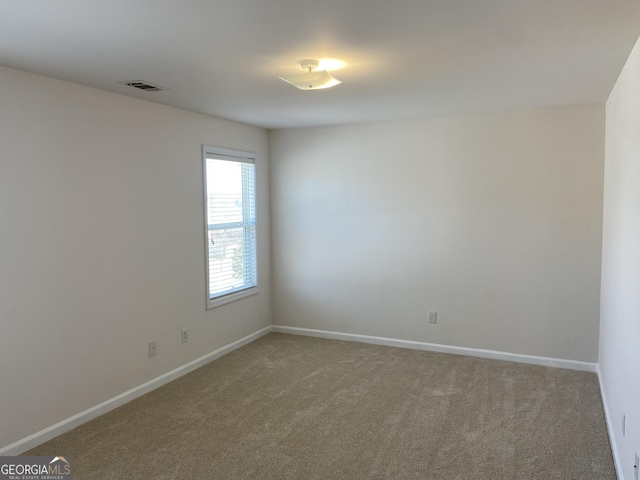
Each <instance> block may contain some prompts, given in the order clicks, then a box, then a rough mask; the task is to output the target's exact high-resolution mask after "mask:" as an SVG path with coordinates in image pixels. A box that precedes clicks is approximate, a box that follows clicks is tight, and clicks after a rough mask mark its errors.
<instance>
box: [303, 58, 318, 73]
mask: <svg viewBox="0 0 640 480" xmlns="http://www.w3.org/2000/svg"><path fill="white" fill-rule="evenodd" d="M318 65H320V62H319V61H318V60H313V59H312V58H307V59H305V60H300V66H301V67H302V68H303V69H304V70H307V71H308V72H311V71H313V70H314V69H315V68H318Z"/></svg>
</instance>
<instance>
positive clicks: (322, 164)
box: [270, 106, 604, 362]
mask: <svg viewBox="0 0 640 480" xmlns="http://www.w3.org/2000/svg"><path fill="white" fill-rule="evenodd" d="M270 152H271V153H270V157H271V207H272V215H271V217H272V220H273V221H272V264H273V277H272V284H273V322H274V324H281V325H287V326H295V327H303V328H314V329H322V330H330V331H338V332H347V333H357V334H365V335H376V336H382V337H390V338H398V339H408V340H416V341H425V342H433V343H441V344H446V345H455V346H464V347H474V348H481V349H489V350H497V351H502V352H511V353H519V354H530V355H540V356H546V357H554V358H561V359H569V360H579V361H587V362H595V361H596V360H597V356H598V328H599V326H598V316H599V292H600V254H601V235H602V182H603V156H604V108H603V107H602V106H585V107H575V108H569V107H568V108H550V109H541V110H535V111H526V112H515V113H500V114H492V115H470V116H462V117H454V118H441V119H435V120H420V121H404V122H395V123H380V124H366V125H353V126H336V127H327V128H306V129H297V130H296V129H294V130H277V131H272V132H270ZM429 310H434V311H437V312H438V323H437V325H427V324H426V320H427V311H429Z"/></svg>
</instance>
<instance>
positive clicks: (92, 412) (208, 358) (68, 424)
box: [0, 326, 271, 456]
mask: <svg viewBox="0 0 640 480" xmlns="http://www.w3.org/2000/svg"><path fill="white" fill-rule="evenodd" d="M269 332H271V326H269V327H265V328H263V329H262V330H258V331H257V332H254V333H252V334H251V335H247V336H246V337H244V338H241V339H240V340H236V341H235V342H233V343H230V344H228V345H225V346H224V347H221V348H219V349H217V350H214V351H213V352H211V353H209V354H207V355H204V356H202V357H200V358H198V359H196V360H194V361H192V362H189V363H187V364H185V365H183V366H181V367H178V368H176V369H175V370H172V371H170V372H167V373H165V374H164V375H160V376H159V377H157V378H154V379H153V380H150V381H148V382H146V383H143V384H142V385H139V386H137V387H135V388H132V389H131V390H129V391H127V392H124V393H122V394H120V395H118V396H116V397H113V398H111V399H109V400H107V401H105V402H102V403H100V404H99V405H96V406H95V407H91V408H89V409H87V410H85V411H83V412H80V413H78V414H76V415H74V416H72V417H69V418H67V419H65V420H62V421H61V422H58V423H56V424H55V425H51V426H50V427H47V428H45V429H44V430H40V431H39V432H36V433H34V434H33V435H29V436H28V437H26V438H23V439H22V440H18V441H17V442H14V443H12V444H11V445H7V446H6V447H3V448H0V456H11V455H20V454H21V453H24V452H26V451H27V450H31V449H32V448H34V447H37V446H38V445H40V444H42V443H44V442H46V441H48V440H51V439H52V438H55V437H57V436H58V435H62V434H63V433H65V432H68V431H69V430H73V429H74V428H76V427H78V426H80V425H82V424H83V423H86V422H88V421H90V420H93V419H94V418H97V417H99V416H100V415H104V414H105V413H107V412H110V411H111V410H114V409H115V408H118V407H120V406H122V405H124V404H125V403H128V402H130V401H132V400H135V399H136V398H138V397H141V396H142V395H144V394H146V393H149V392H151V391H152V390H155V389H156V388H159V387H161V386H163V385H165V384H167V383H169V382H171V381H173V380H175V379H176V378H179V377H182V376H183V375H186V374H187V373H189V372H192V371H194V370H195V369H197V368H199V367H202V366H203V365H206V364H207V363H209V362H212V361H213V360H215V359H217V358H220V357H222V356H223V355H226V354H227V353H230V352H232V351H233V350H236V349H238V348H240V347H242V346H244V345H246V344H248V343H251V342H253V341H255V340H257V339H258V338H260V337H263V336H265V335H266V334H268V333H269Z"/></svg>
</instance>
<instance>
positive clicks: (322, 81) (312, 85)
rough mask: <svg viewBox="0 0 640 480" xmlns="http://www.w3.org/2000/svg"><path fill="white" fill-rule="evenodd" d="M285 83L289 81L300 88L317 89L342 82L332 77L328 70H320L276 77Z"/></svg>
mask: <svg viewBox="0 0 640 480" xmlns="http://www.w3.org/2000/svg"><path fill="white" fill-rule="evenodd" d="M278 78H280V79H281V80H284V81H285V82H287V83H290V84H291V85H293V86H294V87H296V88H299V89H300V90H319V89H321V88H329V87H334V86H336V85H338V84H340V83H342V82H341V81H340V80H338V79H337V78H334V77H333V76H332V75H331V74H330V73H329V72H327V71H325V70H322V71H319V72H309V73H298V74H295V75H286V76H284V77H278Z"/></svg>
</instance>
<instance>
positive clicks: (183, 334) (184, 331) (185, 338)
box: [180, 328, 189, 343]
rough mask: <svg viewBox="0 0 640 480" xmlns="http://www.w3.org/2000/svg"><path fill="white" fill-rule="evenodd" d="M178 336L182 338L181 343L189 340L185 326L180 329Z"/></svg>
mask: <svg viewBox="0 0 640 480" xmlns="http://www.w3.org/2000/svg"><path fill="white" fill-rule="evenodd" d="M180 336H181V338H182V343H186V342H188V341H189V334H188V333H187V329H186V328H184V329H182V330H180Z"/></svg>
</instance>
